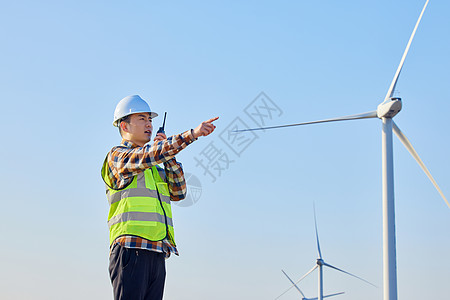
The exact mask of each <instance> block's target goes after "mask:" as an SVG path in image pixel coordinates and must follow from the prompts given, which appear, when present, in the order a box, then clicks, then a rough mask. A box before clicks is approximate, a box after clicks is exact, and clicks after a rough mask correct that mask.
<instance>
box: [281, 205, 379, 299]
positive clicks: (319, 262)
mask: <svg viewBox="0 0 450 300" xmlns="http://www.w3.org/2000/svg"><path fill="white" fill-rule="evenodd" d="M314 227H315V230H316V242H317V255H318V258H317V260H316V264H315V265H314V267H313V268H312V269H311V270H309V271H308V272H307V273H306V274H305V275H303V276H302V277H301V278H300V279H299V280H297V282H293V281H292V280H291V279H290V278H289V276H288V275H287V274H286V273H285V272H284V271H283V270H281V271H282V272H283V274H284V275H286V277H287V278H288V279H289V281H290V282H291V283H292V286H291V287H290V288H288V289H287V290H286V291H284V292H283V293H282V294H281V295H279V296H278V297H277V298H275V299H278V298H280V297H281V296H283V295H284V294H285V293H287V291H289V290H290V289H291V288H293V287H295V288H296V289H297V290H298V291H299V292H300V293H301V294H302V296H303V299H308V298H305V295H303V293H302V291H301V290H300V289H299V288H298V286H297V284H298V283H299V282H300V281H302V280H303V279H304V278H305V277H306V276H308V275H309V274H311V272H312V271H314V270H315V269H319V285H318V286H319V296H318V298H310V299H318V300H323V298H326V297H331V296H336V295H340V294H343V292H341V293H337V294H331V295H326V296H324V295H323V266H326V267H329V268H332V269H335V270H337V271H340V272H342V273H345V274H347V275H350V276H353V277H355V278H358V279H359V280H362V281H364V282H366V283H368V284H370V285H372V286H374V287H376V286H375V285H373V284H372V283H370V282H368V281H367V280H365V279H362V278H361V277H358V276H356V275H353V274H351V273H349V272H347V271H344V270H341V269H339V268H337V267H335V266H333V265H330V264H328V263H326V262H325V261H324V259H323V258H322V251H320V243H319V234H318V231H317V220H316V209H315V208H314Z"/></svg>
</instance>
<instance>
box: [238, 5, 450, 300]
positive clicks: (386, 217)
mask: <svg viewBox="0 0 450 300" xmlns="http://www.w3.org/2000/svg"><path fill="white" fill-rule="evenodd" d="M428 2H429V0H427V1H426V3H425V5H424V7H423V9H422V12H421V13H420V16H419V18H418V20H417V22H416V25H415V27H414V30H413V32H412V34H411V37H410V38H409V41H408V44H407V46H406V49H405V51H404V53H403V56H402V59H401V61H400V64H399V66H398V68H397V71H396V72H395V75H394V79H393V80H392V82H391V85H390V86H389V89H388V92H387V94H386V96H385V98H384V101H383V102H382V103H381V104H380V105H378V107H377V110H375V111H371V112H367V113H362V114H356V115H350V116H345V117H339V118H332V119H324V120H319V121H312V122H304V123H297V124H289V125H281V126H272V127H260V128H254V129H243V130H236V131H235V132H243V131H252V130H264V129H272V128H282V127H291V126H300V125H308V124H317V123H326V122H337V121H346V120H358V119H369V118H379V119H381V120H382V122H383V127H382V134H381V136H382V175H383V178H382V183H383V192H382V194H383V299H384V300H397V258H396V246H395V205H394V166H393V160H394V158H393V153H392V131H394V133H395V134H396V135H397V137H398V138H399V139H400V141H401V142H402V143H403V145H404V146H405V147H406V149H407V150H408V151H409V153H410V154H411V155H412V156H413V157H414V159H415V160H416V161H417V163H418V164H419V165H420V167H421V168H422V170H423V171H424V172H425V174H426V175H427V176H428V178H429V179H430V181H431V182H432V183H433V185H434V187H435V188H436V189H437V191H438V192H439V194H440V195H441V197H442V198H443V199H444V201H445V202H446V204H447V206H448V207H450V203H449V202H448V200H447V198H445V196H444V193H442V191H441V189H440V188H439V186H438V185H437V183H436V181H435V180H434V178H433V177H432V176H431V173H430V172H429V171H428V169H427V168H426V167H425V164H424V163H423V162H422V160H421V159H420V157H419V155H418V154H417V152H416V151H415V150H414V148H413V146H412V145H411V143H410V142H409V140H408V139H407V138H406V136H405V135H404V133H403V132H402V131H401V130H400V128H398V126H397V125H396V124H395V123H394V121H393V120H392V118H393V117H395V116H396V115H397V114H398V113H399V112H400V110H401V109H402V101H401V99H400V98H396V97H393V94H394V90H395V86H396V85H397V80H398V78H399V76H400V72H401V70H402V68H403V63H404V62H405V58H406V55H407V54H408V51H409V47H410V46H411V42H412V40H413V38H414V35H415V34H416V30H417V27H418V26H419V23H420V20H421V19H422V16H423V13H424V12H425V9H426V7H427V5H428Z"/></svg>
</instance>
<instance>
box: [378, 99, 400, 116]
mask: <svg viewBox="0 0 450 300" xmlns="http://www.w3.org/2000/svg"><path fill="white" fill-rule="evenodd" d="M400 110H402V99H401V98H394V97H392V98H391V99H389V101H387V102H386V103H384V102H383V103H381V104H380V105H378V107H377V117H378V118H380V119H381V118H393V117H395V115H396V114H398V113H399V112H400Z"/></svg>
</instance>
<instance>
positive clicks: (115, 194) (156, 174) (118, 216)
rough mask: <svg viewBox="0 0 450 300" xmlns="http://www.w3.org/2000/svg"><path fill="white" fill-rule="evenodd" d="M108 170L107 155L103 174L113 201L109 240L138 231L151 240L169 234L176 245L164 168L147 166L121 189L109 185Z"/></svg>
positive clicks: (161, 238)
mask: <svg viewBox="0 0 450 300" xmlns="http://www.w3.org/2000/svg"><path fill="white" fill-rule="evenodd" d="M107 170H108V165H107V159H105V162H104V164H103V169H102V177H103V180H104V181H105V183H106V195H107V198H108V202H109V205H110V209H109V215H108V227H109V233H110V244H112V243H113V242H114V240H115V239H116V238H117V237H119V236H122V235H135V236H140V237H142V238H145V239H147V240H150V241H160V240H163V239H165V238H168V239H169V240H170V241H171V242H172V243H173V244H174V245H175V241H174V238H173V237H174V230H173V222H172V209H171V206H170V193H169V189H168V186H167V183H166V182H164V180H163V179H162V178H161V174H164V170H162V169H158V168H157V167H156V166H154V167H152V168H151V169H145V170H144V171H143V172H141V173H139V174H138V175H136V176H135V177H134V178H133V180H132V182H131V183H130V184H129V185H128V186H127V187H125V188H123V189H120V190H115V189H113V188H111V187H110V184H109V183H110V181H109V177H108V174H107Z"/></svg>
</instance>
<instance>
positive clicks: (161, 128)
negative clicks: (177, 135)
mask: <svg viewBox="0 0 450 300" xmlns="http://www.w3.org/2000/svg"><path fill="white" fill-rule="evenodd" d="M166 116H167V112H165V113H164V121H163V125H162V126H161V127H159V129H158V131H157V132H156V134H158V133H164V134H166V133H165V132H164V127H165V126H166Z"/></svg>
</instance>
